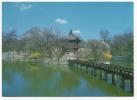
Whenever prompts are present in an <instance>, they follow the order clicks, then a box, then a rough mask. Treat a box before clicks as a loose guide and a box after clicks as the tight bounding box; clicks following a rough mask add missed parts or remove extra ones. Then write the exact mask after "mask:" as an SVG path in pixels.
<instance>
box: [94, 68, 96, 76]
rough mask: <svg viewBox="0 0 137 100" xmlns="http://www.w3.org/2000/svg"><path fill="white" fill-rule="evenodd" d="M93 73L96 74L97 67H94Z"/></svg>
mask: <svg viewBox="0 0 137 100" xmlns="http://www.w3.org/2000/svg"><path fill="white" fill-rule="evenodd" d="M93 75H94V76H96V69H95V68H93Z"/></svg>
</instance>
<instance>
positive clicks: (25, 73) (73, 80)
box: [2, 60, 132, 96]
mask: <svg viewBox="0 0 137 100" xmlns="http://www.w3.org/2000/svg"><path fill="white" fill-rule="evenodd" d="M2 94H3V96H132V94H131V93H129V92H125V91H123V90H122V89H120V88H116V87H115V86H113V85H111V84H107V83H106V82H105V81H103V80H100V79H99V78H98V77H93V76H91V74H90V73H88V74H87V73H85V72H81V71H80V70H77V69H73V68H70V67H68V66H67V65H49V64H44V63H31V62H28V61H17V60H12V61H7V60H4V61H3V64H2Z"/></svg>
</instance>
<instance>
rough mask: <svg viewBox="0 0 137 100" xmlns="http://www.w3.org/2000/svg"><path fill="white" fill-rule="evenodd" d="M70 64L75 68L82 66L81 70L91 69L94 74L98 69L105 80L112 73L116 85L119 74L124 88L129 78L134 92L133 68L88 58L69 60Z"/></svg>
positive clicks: (131, 90) (112, 79)
mask: <svg viewBox="0 0 137 100" xmlns="http://www.w3.org/2000/svg"><path fill="white" fill-rule="evenodd" d="M68 65H69V66H71V67H74V68H80V69H81V70H83V69H85V70H86V72H89V71H90V72H91V74H92V75H93V76H96V75H97V71H98V72H99V76H100V79H104V80H105V81H107V80H108V74H111V83H112V84H113V85H116V80H117V79H118V78H116V77H117V76H118V77H119V79H120V81H121V82H120V87H121V88H122V89H125V81H126V80H128V81H130V92H132V93H133V92H134V89H133V87H134V86H133V85H134V82H133V80H134V79H133V77H134V73H133V69H130V68H126V67H122V66H116V65H112V64H104V63H98V62H95V61H88V60H68ZM90 69H91V70H90Z"/></svg>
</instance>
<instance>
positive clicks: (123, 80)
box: [121, 76, 125, 89]
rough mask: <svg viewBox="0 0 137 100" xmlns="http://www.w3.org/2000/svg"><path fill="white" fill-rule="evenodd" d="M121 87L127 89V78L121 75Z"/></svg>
mask: <svg viewBox="0 0 137 100" xmlns="http://www.w3.org/2000/svg"><path fill="white" fill-rule="evenodd" d="M121 88H122V89H125V79H124V77H122V76H121Z"/></svg>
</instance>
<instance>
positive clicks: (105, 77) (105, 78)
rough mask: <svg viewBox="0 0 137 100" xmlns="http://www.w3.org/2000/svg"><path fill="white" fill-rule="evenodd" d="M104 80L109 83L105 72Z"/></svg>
mask: <svg viewBox="0 0 137 100" xmlns="http://www.w3.org/2000/svg"><path fill="white" fill-rule="evenodd" d="M104 80H105V81H107V72H106V71H104Z"/></svg>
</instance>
